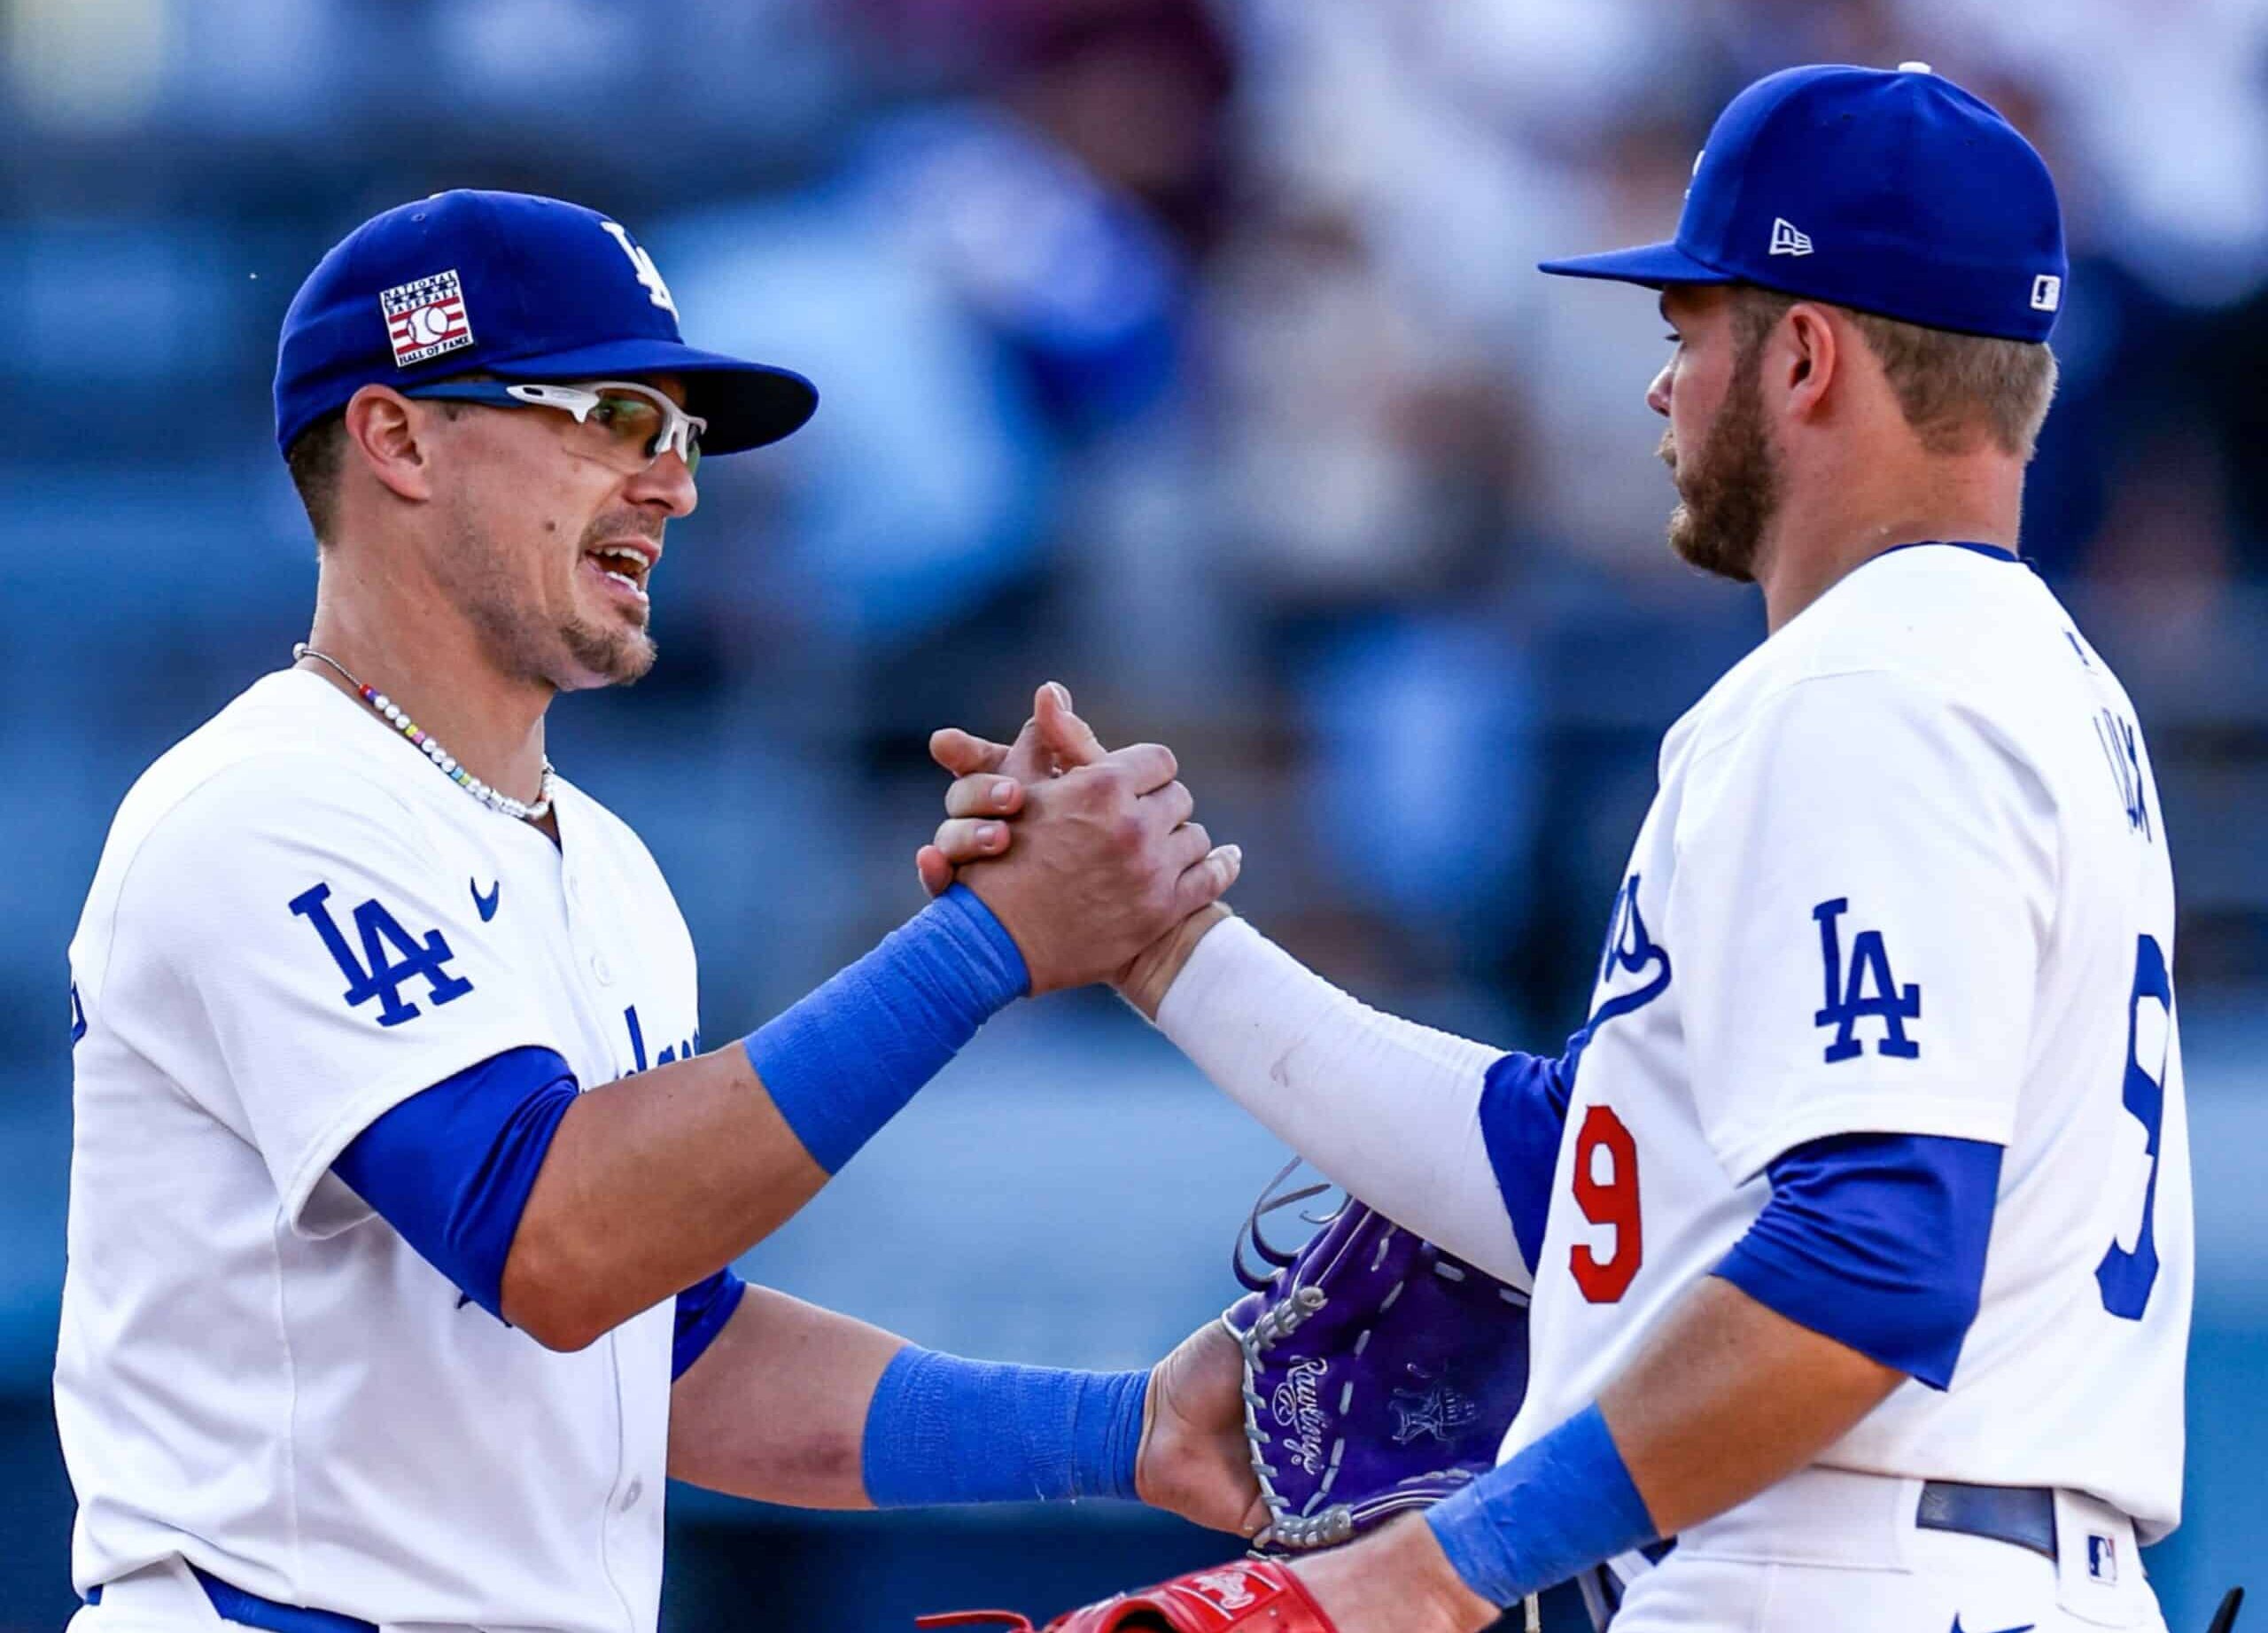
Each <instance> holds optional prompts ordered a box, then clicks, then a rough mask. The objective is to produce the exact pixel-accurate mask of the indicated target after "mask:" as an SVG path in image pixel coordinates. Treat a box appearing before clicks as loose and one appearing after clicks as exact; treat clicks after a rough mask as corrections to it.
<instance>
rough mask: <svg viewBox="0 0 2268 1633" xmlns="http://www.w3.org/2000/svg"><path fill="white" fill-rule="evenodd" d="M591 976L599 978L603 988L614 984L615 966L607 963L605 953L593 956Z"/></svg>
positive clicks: (593, 954)
mask: <svg viewBox="0 0 2268 1633" xmlns="http://www.w3.org/2000/svg"><path fill="white" fill-rule="evenodd" d="M591 974H593V975H594V976H597V977H598V983H599V984H600V985H601V986H612V985H613V984H614V966H613V965H611V964H610V963H608V962H607V961H606V954H605V953H592V954H591Z"/></svg>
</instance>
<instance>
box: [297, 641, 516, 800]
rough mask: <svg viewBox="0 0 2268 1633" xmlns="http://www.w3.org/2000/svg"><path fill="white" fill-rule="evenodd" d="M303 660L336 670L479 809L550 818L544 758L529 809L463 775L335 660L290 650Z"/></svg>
mask: <svg viewBox="0 0 2268 1633" xmlns="http://www.w3.org/2000/svg"><path fill="white" fill-rule="evenodd" d="M303 657H312V658H314V659H315V662H317V663H318V664H329V665H330V666H331V667H332V668H333V669H336V670H337V671H338V673H339V674H340V676H341V677H343V678H344V679H345V680H346V684H347V685H349V686H351V687H353V688H354V690H355V692H356V693H357V694H358V695H359V696H361V699H362V701H363V702H364V703H366V704H369V705H370V707H371V708H373V709H375V710H377V712H378V714H379V716H380V717H381V718H382V719H384V720H385V722H386V723H387V724H388V725H390V726H392V727H393V728H394V729H395V730H396V731H398V732H400V734H401V735H403V736H405V737H407V738H408V739H409V740H410V742H412V743H416V745H417V746H418V747H419V748H420V749H422V750H424V754H425V758H427V759H429V760H431V761H432V762H433V764H434V765H435V766H439V768H440V769H441V770H442V771H444V772H446V773H447V774H448V777H449V781H451V782H454V783H455V784H456V785H457V786H458V787H459V788H461V789H463V790H464V791H465V792H466V793H468V794H470V795H471V796H472V797H474V798H475V799H477V800H478V801H479V802H480V803H481V804H482V805H485V806H487V807H488V808H489V809H490V810H491V811H495V812H500V813H502V814H503V815H505V816H508V817H512V818H515V819H517V820H520V821H523V822H540V821H541V820H543V819H544V818H545V817H547V816H549V815H550V814H551V783H552V777H551V761H550V760H549V759H548V758H546V759H545V761H544V762H543V784H542V791H541V792H540V794H539V795H538V796H537V798H536V802H535V804H533V805H529V804H528V803H527V802H526V801H525V800H520V799H514V798H513V797H511V796H510V795H509V794H500V793H498V792H497V791H496V790H495V789H493V788H490V787H489V786H488V784H486V783H485V782H482V781H481V780H480V779H479V778H478V777H476V776H474V775H473V774H472V773H470V772H469V771H467V770H466V769H465V768H464V767H463V766H460V765H458V764H457V758H456V756H455V755H454V754H452V753H450V752H449V751H448V750H447V749H445V748H443V747H442V746H441V745H440V743H439V742H437V741H436V740H435V739H434V737H433V735H432V734H431V732H429V731H427V730H426V729H425V728H424V727H422V726H420V725H418V724H417V722H416V721H415V720H413V719H410V718H409V717H408V715H406V714H404V713H403V712H401V708H400V704H396V703H395V702H394V701H393V699H392V698H391V697H388V696H386V695H385V694H384V692H381V691H380V690H378V689H377V688H376V687H374V686H365V685H363V684H362V682H361V681H360V680H356V679H355V678H354V677H353V675H352V674H349V673H347V669H346V665H344V664H342V663H340V662H339V661H338V659H337V658H335V657H330V656H329V655H328V654H326V653H322V652H318V651H316V650H315V648H313V647H311V646H309V645H308V644H307V642H304V641H302V642H299V645H297V646H295V647H293V648H292V649H291V661H292V662H293V663H295V664H296V663H298V662H299V660H300V659H301V658H303Z"/></svg>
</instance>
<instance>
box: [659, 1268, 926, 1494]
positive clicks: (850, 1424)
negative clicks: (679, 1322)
mask: <svg viewBox="0 0 2268 1633" xmlns="http://www.w3.org/2000/svg"><path fill="white" fill-rule="evenodd" d="M904 1348H905V1340H904V1339H902V1338H898V1337H897V1336H895V1335H893V1334H889V1333H886V1332H884V1331H882V1329H881V1328H880V1327H876V1326H868V1325H867V1324H866V1323H865V1322H863V1321H858V1320H855V1319H853V1318H850V1317H849V1316H844V1315H838V1314H836V1313H835V1311H833V1310H821V1309H819V1308H818V1307H817V1306H815V1305H812V1304H806V1303H803V1302H802V1301H801V1300H799V1299H794V1298H790V1297H788V1295H786V1294H784V1293H776V1292H773V1290H772V1289H770V1288H768V1287H750V1288H749V1290H748V1292H747V1293H746V1294H745V1295H743V1296H742V1300H741V1307H740V1309H739V1310H735V1311H734V1314H733V1318H732V1320H731V1321H729V1322H728V1323H726V1326H725V1330H724V1331H723V1332H721V1333H719V1334H718V1335H717V1337H716V1340H715V1341H713V1342H712V1343H711V1345H710V1346H709V1348H708V1349H707V1350H706V1351H705V1352H703V1355H702V1357H701V1358H700V1359H699V1360H698V1361H696V1362H695V1363H694V1364H693V1365H692V1367H691V1369H690V1370H688V1371H687V1372H686V1374H685V1376H684V1377H682V1378H680V1379H679V1380H678V1381H677V1384H676V1387H675V1388H673V1389H672V1391H671V1394H670V1461H669V1469H670V1477H671V1478H672V1480H683V1481H689V1482H691V1483H692V1484H694V1485H696V1486H705V1487H707V1488H708V1489H710V1490H712V1491H723V1492H726V1493H729V1494H731V1495H732V1496H734V1497H751V1498H754V1499H755V1500H757V1501H758V1502H765V1503H782V1504H787V1505H790V1506H793V1507H797V1508H870V1507H872V1506H873V1504H872V1503H870V1502H869V1501H868V1500H867V1497H866V1485H865V1482H864V1480H863V1477H862V1474H861V1471H860V1454H861V1448H862V1446H863V1443H864V1439H865V1435H866V1413H867V1410H868V1408H869V1406H870V1405H871V1404H872V1402H873V1400H874V1385H875V1384H876V1382H877V1381H879V1380H880V1379H881V1378H882V1373H883V1372H884V1371H885V1370H886V1369H887V1368H888V1367H889V1364H890V1361H891V1358H892V1357H895V1356H896V1355H897V1352H898V1351H899V1350H900V1349H904Z"/></svg>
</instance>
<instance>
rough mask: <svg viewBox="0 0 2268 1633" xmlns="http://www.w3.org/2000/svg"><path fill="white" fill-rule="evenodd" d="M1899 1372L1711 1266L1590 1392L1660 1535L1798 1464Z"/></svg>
mask: <svg viewBox="0 0 2268 1633" xmlns="http://www.w3.org/2000/svg"><path fill="white" fill-rule="evenodd" d="M1905 1381H1906V1374H1905V1373H1903V1372H1898V1371H1896V1370H1894V1369H1893V1368H1891V1367H1888V1366H1884V1365H1883V1364H1882V1363H1880V1362H1879V1361H1873V1360H1869V1359H1868V1357H1865V1356H1863V1355H1860V1353H1859V1352H1858V1351H1857V1350H1855V1349H1847V1348H1845V1346H1844V1345H1842V1344H1839V1343H1837V1342H1836V1341H1835V1340H1833V1339H1831V1338H1826V1337H1822V1336H1821V1334H1817V1333H1814V1332H1813V1331H1812V1330H1811V1329H1810V1328H1808V1327H1805V1326H1798V1325H1797V1324H1796V1323H1794V1322H1793V1321H1790V1320H1789V1319H1788V1318H1786V1317H1785V1316H1783V1315H1780V1314H1778V1313H1776V1312H1775V1311H1774V1310H1767V1309H1766V1308H1765V1307H1764V1306H1763V1305H1762V1304H1759V1303H1757V1302H1756V1301H1755V1300H1754V1299H1752V1298H1751V1297H1749V1296H1748V1295H1747V1294H1745V1293H1743V1292H1742V1291H1741V1290H1740V1289H1739V1288H1737V1287H1734V1286H1733V1285H1732V1284H1731V1283H1729V1282H1727V1281H1723V1280H1720V1279H1718V1278H1716V1277H1713V1276H1711V1277H1707V1278H1705V1279H1703V1280H1702V1282H1701V1284H1700V1286H1698V1287H1696V1288H1694V1290H1693V1291H1692V1292H1691V1293H1690V1294H1689V1295H1687V1296H1686V1298H1685V1299H1684V1300H1683V1301H1682V1303H1680V1304H1679V1305H1678V1306H1677V1307H1676V1308H1675V1309H1674V1310H1672V1311H1671V1312H1670V1313H1669V1316H1668V1318H1666V1319H1665V1320H1664V1321H1663V1322H1662V1324H1661V1326H1659V1327H1658V1329H1657V1330H1656V1331H1655V1332H1654V1334H1652V1336H1651V1338H1650V1339H1649V1340H1648V1341H1647V1342H1646V1344H1645V1346H1644V1347H1643V1349H1640V1350H1639V1352H1638V1353H1637V1355H1636V1356H1635V1357H1633V1358H1632V1360H1631V1362H1630V1365H1628V1366H1627V1367H1625V1368H1624V1369H1623V1370H1622V1372H1620V1373H1619V1375H1618V1376H1617V1377H1616V1378H1615V1379H1614V1380H1613V1381H1612V1383H1610V1384H1609V1385H1608V1386H1607V1387H1606V1388H1605V1389H1604V1391H1603V1392H1602V1393H1601V1394H1600V1396H1599V1408H1600V1410H1601V1411H1603V1412H1604V1413H1605V1416H1606V1421H1607V1426H1608V1427H1609V1428H1610V1429H1611V1430H1612V1432H1613V1435H1614V1443H1615V1444H1616V1445H1617V1446H1618V1447H1619V1448H1620V1450H1621V1452H1622V1457H1623V1460H1624V1462H1625V1463H1627V1465H1628V1466H1629V1469H1630V1477H1631V1480H1632V1481H1633V1482H1635V1484H1636V1486H1637V1488H1638V1490H1639V1492H1640V1494H1641V1495H1642V1496H1643V1497H1644V1498H1645V1502H1646V1511H1647V1512H1649V1513H1651V1515H1652V1516H1653V1517H1654V1523H1655V1525H1656V1527H1657V1528H1658V1529H1659V1530H1660V1532H1661V1534H1662V1535H1663V1536H1671V1535H1674V1533H1676V1532H1677V1531H1679V1530H1681V1529H1682V1528H1685V1527H1687V1526H1689V1525H1693V1524H1696V1523H1697V1522H1698V1521H1700V1520H1707V1519H1711V1518H1713V1517H1714V1516H1715V1515H1718V1514H1720V1513H1722V1512H1725V1511H1726V1510H1727V1509H1728V1508H1732V1507H1735V1506H1736V1505H1739V1504H1742V1503H1744V1502H1746V1501H1747V1500H1748V1499H1749V1498H1750V1497H1754V1496H1755V1495H1756V1494H1757V1493H1758V1492H1759V1491H1762V1490H1764V1489H1766V1488H1767V1487H1768V1486H1771V1485H1774V1484H1776V1483H1777V1482H1778V1481H1782V1480H1784V1479H1785V1478H1787V1476H1789V1475H1790V1474H1794V1473H1795V1472H1796V1471H1797V1470H1798V1469H1799V1468H1802V1467H1804V1466H1806V1465H1807V1464H1809V1463H1810V1462H1812V1461H1813V1460H1814V1458H1817V1457H1818V1456H1819V1454H1820V1453H1821V1452H1822V1451H1824V1450H1827V1449H1828V1448H1829V1446H1831V1445H1833V1444H1834V1443H1835V1442H1837V1441H1838V1440H1840V1439H1842V1438H1843V1436H1844V1435H1847V1434H1848V1433H1850V1431H1851V1430H1852V1428H1854V1427H1857V1425H1858V1423H1859V1421H1860V1419H1862V1418H1864V1417H1865V1416H1866V1415H1867V1414H1868V1412H1870V1411H1873V1410H1874V1409H1875V1408H1876V1407H1877V1406H1879V1405H1881V1404H1882V1403H1883V1402H1884V1400H1886V1399H1887V1398H1889V1396H1890V1393H1891V1390H1893V1389H1895V1388H1898V1386H1899V1384H1901V1383H1903V1382H1905Z"/></svg>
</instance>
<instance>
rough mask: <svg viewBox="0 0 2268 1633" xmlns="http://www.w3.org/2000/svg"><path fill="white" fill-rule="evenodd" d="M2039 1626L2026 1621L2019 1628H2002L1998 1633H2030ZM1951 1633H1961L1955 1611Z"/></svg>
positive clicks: (1958, 1617) (1959, 1614)
mask: <svg viewBox="0 0 2268 1633" xmlns="http://www.w3.org/2000/svg"><path fill="white" fill-rule="evenodd" d="M2038 1626H2039V1623H2038V1622H2036V1621H2027V1622H2025V1623H2024V1624H2023V1626H2022V1627H2020V1628H2002V1629H2000V1633H2031V1630H2032V1629H2034V1628H2036V1627H2038ZM1953 1633H1961V1613H1960V1612H1959V1611H1955V1612H1954V1613H1953Z"/></svg>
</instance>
